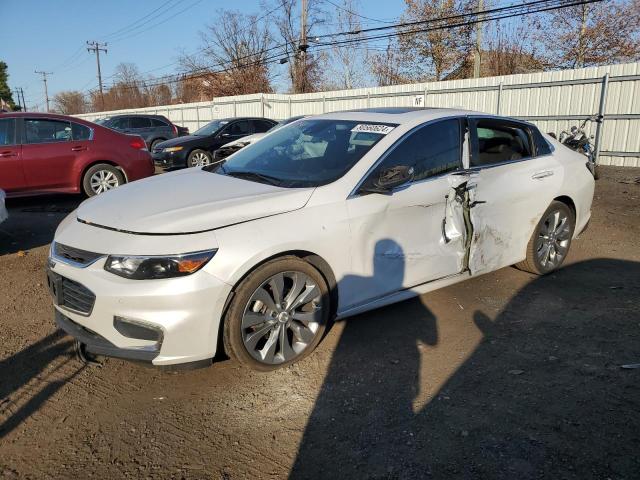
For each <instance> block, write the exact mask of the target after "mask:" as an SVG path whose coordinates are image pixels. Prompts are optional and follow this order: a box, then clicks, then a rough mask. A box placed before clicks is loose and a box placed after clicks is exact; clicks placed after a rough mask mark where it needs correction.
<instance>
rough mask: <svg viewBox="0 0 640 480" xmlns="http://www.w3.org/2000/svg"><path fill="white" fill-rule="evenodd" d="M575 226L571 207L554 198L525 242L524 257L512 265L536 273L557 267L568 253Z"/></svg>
mask: <svg viewBox="0 0 640 480" xmlns="http://www.w3.org/2000/svg"><path fill="white" fill-rule="evenodd" d="M558 222H559V223H558ZM552 226H553V228H552V229H551V228H550V227H552ZM575 226H576V219H575V215H574V213H573V211H572V210H571V208H569V207H568V206H567V205H566V204H564V203H562V202H558V201H556V200H554V201H553V202H551V205H549V208H547V210H546V211H545V212H544V214H543V215H542V218H541V219H540V221H539V222H538V225H536V228H535V230H534V231H533V234H532V235H531V239H530V240H529V243H528V244H527V258H526V259H525V260H524V261H522V262H520V263H518V264H516V268H518V269H520V270H524V271H526V272H531V273H535V274H537V275H546V274H547V273H551V272H553V271H554V270H556V269H558V268H560V266H561V265H562V263H563V262H564V260H565V258H567V254H568V253H569V247H571V239H572V238H573V231H574V229H575Z"/></svg>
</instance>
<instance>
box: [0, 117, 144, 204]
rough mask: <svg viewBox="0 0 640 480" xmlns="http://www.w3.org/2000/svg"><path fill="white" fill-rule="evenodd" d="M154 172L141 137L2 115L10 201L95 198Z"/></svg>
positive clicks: (1, 175) (72, 121) (70, 120)
mask: <svg viewBox="0 0 640 480" xmlns="http://www.w3.org/2000/svg"><path fill="white" fill-rule="evenodd" d="M154 170H155V169H154V165H153V160H152V159H151V155H150V153H149V151H148V150H147V147H146V145H145V143H144V140H143V139H142V138H141V137H140V136H138V135H126V134H123V133H119V132H117V131H115V130H111V129H110V128H106V127H102V126H100V125H97V124H95V123H93V122H87V121H85V120H81V119H79V118H75V117H68V116H65V115H54V114H49V113H3V114H0V188H2V189H4V190H5V191H6V193H7V196H26V195H33V194H38V193H52V192H64V193H78V192H84V193H85V194H87V195H88V196H93V195H96V194H98V193H102V192H104V191H106V190H111V189H113V188H115V187H117V186H119V185H122V184H123V183H127V182H132V181H134V180H138V179H140V178H144V177H148V176H150V175H153V173H154Z"/></svg>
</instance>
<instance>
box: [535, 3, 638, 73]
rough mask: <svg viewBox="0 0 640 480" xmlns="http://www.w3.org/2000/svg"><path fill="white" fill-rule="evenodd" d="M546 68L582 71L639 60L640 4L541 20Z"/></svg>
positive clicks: (585, 8)
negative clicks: (580, 69)
mask: <svg viewBox="0 0 640 480" xmlns="http://www.w3.org/2000/svg"><path fill="white" fill-rule="evenodd" d="M536 30H537V31H538V32H539V34H538V35H537V40H539V41H540V42H541V44H542V46H543V47H544V58H545V62H546V65H547V66H550V67H560V68H580V67H588V66H592V65H603V64H609V63H616V62H626V61H635V60H638V58H640V0H616V1H613V2H603V3H591V4H585V5H578V6H575V7H568V8H563V9H560V10H554V11H551V12H549V13H547V14H545V15H542V16H541V17H539V19H538V21H537V28H536Z"/></svg>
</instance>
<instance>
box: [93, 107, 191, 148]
mask: <svg viewBox="0 0 640 480" xmlns="http://www.w3.org/2000/svg"><path fill="white" fill-rule="evenodd" d="M96 123H97V124H98V125H102V126H103V127H108V128H112V129H114V130H118V131H119V132H123V133H131V134H134V135H140V136H141V137H142V138H144V141H145V142H146V144H147V147H148V148H149V150H150V151H151V150H153V147H155V146H156V145H157V144H158V143H160V142H164V141H165V140H169V139H171V138H176V137H180V136H183V135H189V129H188V128H185V127H179V126H177V125H175V124H173V123H171V121H170V120H169V119H167V117H164V116H162V115H143V114H135V115H132V114H129V115H113V116H111V117H105V118H100V119H98V120H96Z"/></svg>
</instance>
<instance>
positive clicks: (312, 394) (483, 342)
mask: <svg viewBox="0 0 640 480" xmlns="http://www.w3.org/2000/svg"><path fill="white" fill-rule="evenodd" d="M603 177H604V178H603V179H601V180H600V181H598V183H597V189H596V200H595V204H594V211H593V220H592V222H591V225H590V228H589V230H587V232H585V233H584V234H583V235H582V237H581V238H580V239H578V240H576V241H575V242H574V244H573V246H572V250H571V253H570V255H569V258H568V261H567V263H566V264H565V267H564V268H563V269H561V270H560V271H558V272H556V273H554V274H553V275H550V276H546V277H536V276H534V275H530V274H528V273H524V272H521V271H518V270H515V269H513V268H504V269H502V270H500V271H498V272H494V273H492V274H488V275H485V276H482V277H480V278H476V279H472V280H469V281H466V282H464V283H461V284H458V285H454V286H451V287H448V288H445V289H442V290H440V291H437V292H433V293H430V294H427V295H423V296H421V297H420V298H416V299H414V300H410V301H406V302H403V303H400V304H396V305H392V306H389V307H386V308H383V309H380V310H376V311H373V312H369V313H366V314H363V315H359V316H357V317H354V318H351V319H348V320H346V321H342V322H338V323H337V324H336V325H335V326H334V328H333V329H332V330H331V332H330V333H329V334H328V335H327V337H326V338H325V339H324V341H323V342H322V343H321V344H320V347H319V349H318V351H317V352H316V353H315V354H313V355H311V356H310V357H309V358H308V359H306V360H304V361H303V362H301V363H299V364H297V365H294V366H291V367H289V368H287V369H284V370H282V371H278V372H275V373H269V374H263V373H254V372H251V371H248V370H245V369H243V368H240V367H239V366H238V365H236V364H235V363H233V362H230V361H225V362H219V363H216V364H214V365H213V366H212V367H211V368H207V369H202V370H194V371H182V372H165V371H161V370H158V369H153V368H147V367H143V366H140V365H138V364H132V363H127V362H124V361H120V360H115V359H109V360H106V361H105V362H104V364H103V366H101V367H87V366H83V365H82V364H81V363H79V362H78V361H77V360H76V359H75V357H74V356H73V355H72V343H71V341H70V338H69V337H66V336H64V335H63V334H62V333H61V332H59V331H56V329H55V327H54V325H53V320H52V312H53V309H52V306H51V300H50V298H49V295H48V293H47V291H46V288H45V286H44V270H43V268H44V263H45V259H46V256H47V250H48V244H49V242H50V240H51V237H52V235H53V231H54V229H55V226H56V225H57V223H58V222H59V221H60V220H61V219H62V218H63V217H64V215H66V213H67V212H69V211H71V210H73V209H74V208H75V206H76V205H77V203H78V202H79V199H78V198H75V197H63V196H55V197H46V198H36V199H25V200H12V201H9V209H10V215H11V218H10V219H9V220H8V221H7V222H6V223H4V224H2V225H0V292H2V294H1V295H0V319H1V320H0V326H1V327H2V328H1V329H0V478H74V477H75V478H100V479H103V478H124V477H130V478H163V479H164V478H185V479H192V478H193V479H205V478H206V479H218V478H221V479H236V478H283V477H287V476H288V477H290V478H331V477H333V478H380V479H382V478H388V479H395V478H504V479H512V478H518V479H520V480H522V479H530V478H531V479H533V478H552V479H560V478H567V479H589V478H597V479H606V478H610V479H636V478H640V455H639V454H638V451H639V449H640V414H639V412H640V369H636V370H632V369H623V368H621V365H623V364H631V363H639V362H640V184H638V183H636V182H635V181H636V179H638V178H640V169H619V168H603Z"/></svg>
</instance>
